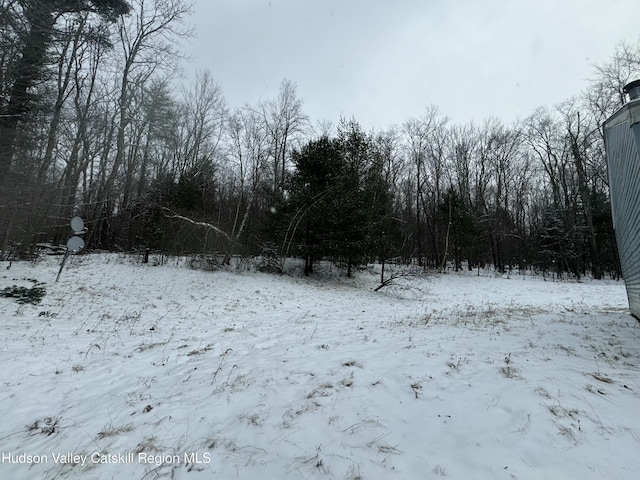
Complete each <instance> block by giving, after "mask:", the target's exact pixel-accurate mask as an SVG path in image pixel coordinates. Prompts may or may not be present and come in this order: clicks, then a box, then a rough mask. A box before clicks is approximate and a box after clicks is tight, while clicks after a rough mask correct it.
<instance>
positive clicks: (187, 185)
mask: <svg viewBox="0 0 640 480" xmlns="http://www.w3.org/2000/svg"><path fill="white" fill-rule="evenodd" d="M189 13H190V4H189V2H187V1H185V0H134V1H130V2H125V1H124V0H80V1H79V0H48V1H45V0H22V1H18V0H3V2H2V7H0V255H1V256H2V258H3V259H13V258H29V257H31V256H33V255H36V254H38V252H40V251H42V250H45V249H51V248H52V247H53V246H55V245H64V244H65V243H66V241H67V238H68V237H69V235H70V233H71V231H70V228H69V220H70V219H71V218H72V217H73V216H81V217H82V218H83V219H84V222H85V226H86V232H85V233H84V235H83V236H84V240H85V242H86V249H87V250H88V251H99V250H107V251H126V252H135V251H138V252H161V253H163V254H166V255H193V256H198V258H200V259H202V260H203V261H206V262H210V263H211V265H223V264H225V263H229V262H230V260H231V258H233V257H240V258H254V257H255V258H261V259H262V263H261V264H260V265H262V267H264V268H265V269H269V270H273V271H278V270H280V269H281V267H282V263H283V261H284V259H285V258H288V257H298V258H301V259H304V262H305V273H307V274H311V273H313V270H314V264H315V263H316V262H318V261H320V260H331V261H333V262H335V263H336V264H338V265H340V266H341V267H343V268H344V269H345V272H346V273H347V274H348V275H351V273H352V271H353V269H355V268H358V267H359V266H360V265H363V264H366V263H368V262H381V263H398V264H405V265H406V264H412V265H416V266H419V267H423V268H434V269H444V268H453V269H456V270H457V269H461V268H468V269H474V268H481V267H491V268H495V269H496V270H497V271H500V272H508V271H511V270H529V269H531V270H535V271H537V272H540V273H545V274H546V273H549V274H554V275H560V276H563V275H568V276H572V277H577V278H580V277H582V276H585V275H592V276H593V277H594V278H604V277H614V278H619V277H620V275H621V272H620V265H619V262H618V256H617V251H616V245H615V237H614V231H613V227H612V218H611V210H610V205H609V193H608V177H607V169H606V155H605V149H604V141H603V134H602V128H601V125H602V122H603V121H604V120H605V119H606V118H607V117H608V116H610V115H611V114H612V113H613V112H615V111H616V110H617V109H618V108H620V107H621V106H622V105H623V104H624V102H625V95H624V93H623V87H624V85H625V84H626V83H627V82H629V81H630V80H634V79H636V78H639V77H640V44H628V43H621V44H619V45H617V46H612V52H613V53H612V56H611V58H610V60H609V61H608V62H606V63H603V64H600V65H595V66H594V67H593V74H592V77H591V79H590V80H589V84H588V87H587V88H586V89H585V90H584V91H582V92H576V94H575V96H573V97H572V98H569V99H567V100H566V101H565V102H563V103H561V104H558V105H553V106H546V107H540V108H539V109H537V110H535V111H533V112H531V113H530V115H529V116H527V117H526V118H524V119H521V120H519V121H518V122H515V123H509V124H506V123H504V122H503V121H501V120H500V119H498V118H487V119H486V120H485V121H483V122H481V123H474V122H468V123H466V124H455V123H453V122H451V121H450V120H449V119H448V118H447V116H446V112H441V111H440V110H439V109H438V107H437V106H435V105H429V106H425V109H424V113H423V114H422V115H421V116H420V117H417V118H408V119H406V121H405V122H403V123H402V124H401V125H391V126H388V127H386V128H382V129H379V130H375V131H365V130H364V129H363V128H362V127H361V126H360V124H359V123H358V120H357V119H356V118H340V119H335V123H334V124H330V123H328V122H317V121H314V120H313V119H310V118H309V117H308V116H307V115H306V114H305V112H304V101H303V99H302V98H299V96H298V94H297V90H296V84H295V82H294V81H292V80H289V79H284V80H282V83H281V85H280V90H279V93H278V95H277V96H275V98H271V99H267V100H264V101H260V102H258V103H255V104H245V105H244V106H242V107H239V108H234V109H231V108H229V107H228V106H227V104H226V101H225V98H224V92H223V91H222V90H221V88H220V87H219V85H218V84H217V83H216V80H215V72H210V71H206V70H205V71H200V72H199V73H198V74H197V75H196V76H195V78H192V79H190V80H188V81H184V80H182V81H180V79H179V78H177V76H176V72H177V71H178V70H179V65H180V64H181V62H183V61H184V58H183V57H184V54H185V52H183V51H181V50H180V49H179V48H178V47H177V45H179V42H178V40H179V39H181V38H185V37H187V36H189V35H190V30H189V28H188V26H186V20H187V17H188V15H189ZM505 101H508V100H506V99H505Z"/></svg>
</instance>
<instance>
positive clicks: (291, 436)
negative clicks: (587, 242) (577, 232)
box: [0, 255, 640, 480]
mask: <svg viewBox="0 0 640 480" xmlns="http://www.w3.org/2000/svg"><path fill="white" fill-rule="evenodd" d="M59 261H60V258H47V259H45V260H43V261H41V262H39V263H37V264H34V263H13V265H12V266H11V268H10V269H9V270H6V266H7V265H8V264H7V263H2V262H0V269H1V270H0V290H2V289H4V288H5V287H8V286H11V285H14V284H15V285H22V286H31V285H33V283H32V282H30V281H29V280H28V279H35V280H38V281H40V282H44V283H45V284H46V285H45V288H46V291H47V294H46V296H45V297H44V298H43V299H42V302H41V303H40V304H37V305H34V304H28V303H27V304H19V303H17V302H16V299H14V298H4V297H2V298H0V322H1V328H2V336H1V337H0V362H1V363H0V365H1V367H2V368H1V371H0V380H1V384H2V388H1V390H0V417H1V422H0V455H1V459H2V463H0V478H2V479H11V480H21V479H47V480H50V479H51V480H52V479H134V480H142V479H148V480H150V479H158V478H172V479H188V480H191V479H193V480H196V479H235V478H239V479H247V480H249V479H261V480H269V479H274V480H275V479H348V480H356V479H369V480H384V479H430V478H433V479H438V478H451V479H512V478H515V479H553V480H558V479H583V480H584V479H614V480H618V479H634V478H638V472H640V324H639V323H638V322H637V321H636V320H634V319H633V318H632V317H631V316H630V315H629V313H628V309H627V300H626V296H625V290H624V284H623V283H622V282H614V281H602V282H596V281H585V282H583V283H577V282H575V281H563V282H558V281H555V282H554V281H550V280H547V281H544V280H543V279H542V278H539V277H532V276H529V275H527V276H521V275H518V274H512V275H511V276H510V278H507V277H506V276H503V277H497V276H495V275H494V274H492V273H489V272H481V275H480V276H479V277H478V276H476V272H473V274H469V273H463V274H455V273H450V274H446V275H434V276H431V277H429V278H420V279H413V280H410V281H409V280H405V283H404V285H400V286H396V287H394V288H384V289H382V290H380V291H378V292H374V291H373V289H374V288H375V287H376V286H377V282H378V277H377V276H376V275H375V274H374V273H373V272H367V271H364V272H360V273H359V274H358V276H357V278H355V279H347V278H344V277H339V276H337V274H335V272H334V274H333V275H334V276H333V277H331V278H327V276H331V272H329V273H325V278H321V279H319V278H303V277H299V276H295V275H289V276H277V275H267V274H261V273H255V272H244V273H228V272H203V271H195V270H190V269H188V268H186V267H185V266H184V265H183V264H181V263H179V262H177V261H176V260H172V261H170V262H169V264H167V265H163V266H152V265H143V264H139V263H136V258H135V257H134V258H129V257H124V256H121V255H93V256H79V257H74V258H71V259H70V261H69V263H68V266H67V267H66V268H65V270H64V272H63V273H62V277H61V279H60V282H59V283H55V282H54V280H55V277H56V274H57V270H58V266H59V263H58V262H59Z"/></svg>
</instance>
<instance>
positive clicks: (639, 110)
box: [604, 80, 640, 319]
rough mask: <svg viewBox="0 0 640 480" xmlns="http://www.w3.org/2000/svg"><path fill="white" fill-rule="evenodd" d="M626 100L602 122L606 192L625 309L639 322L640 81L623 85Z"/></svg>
mask: <svg viewBox="0 0 640 480" xmlns="http://www.w3.org/2000/svg"><path fill="white" fill-rule="evenodd" d="M625 92H627V93H628V94H629V97H630V99H631V100H630V101H629V102H628V103H627V104H626V105H625V106H624V107H622V108H621V109H620V110H618V111H617V112H616V113H614V114H613V115H612V116H611V117H610V118H609V119H608V120H607V121H606V122H604V138H605V147H606V151H607V164H608V168H609V189H610V193H611V210H612V214H613V226H614V228H615V231H616V242H617V244H618V254H619V256H620V263H621V265H622V275H623V276H624V281H625V285H626V287H627V296H628V298H629V308H630V309H631V313H632V315H633V316H634V317H636V318H638V319H640V80H636V81H635V82H632V83H630V84H628V85H627V86H625Z"/></svg>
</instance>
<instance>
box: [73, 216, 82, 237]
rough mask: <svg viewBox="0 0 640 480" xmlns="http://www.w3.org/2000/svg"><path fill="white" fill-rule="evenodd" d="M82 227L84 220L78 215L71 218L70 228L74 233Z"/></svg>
mask: <svg viewBox="0 0 640 480" xmlns="http://www.w3.org/2000/svg"><path fill="white" fill-rule="evenodd" d="M83 229H84V220H82V219H81V218H80V217H73V218H72V219H71V230H73V231H74V233H79V232H81V231H82V230H83Z"/></svg>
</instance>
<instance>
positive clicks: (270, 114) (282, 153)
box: [259, 80, 309, 192]
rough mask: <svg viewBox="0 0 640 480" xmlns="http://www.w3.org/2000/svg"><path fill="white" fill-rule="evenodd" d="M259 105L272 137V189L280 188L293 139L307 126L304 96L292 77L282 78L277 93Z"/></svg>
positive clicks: (281, 188)
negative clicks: (303, 106)
mask: <svg viewBox="0 0 640 480" xmlns="http://www.w3.org/2000/svg"><path fill="white" fill-rule="evenodd" d="M259 109H260V112H261V114H262V118H263V120H264V123H265V127H266V129H267V132H268V135H269V141H270V157H271V161H272V172H273V173H272V175H273V187H272V189H273V192H281V191H282V190H283V189H284V184H285V178H286V171H287V157H288V155H289V151H290V149H291V141H292V139H293V138H295V136H296V135H298V134H300V133H302V132H303V131H304V130H305V129H306V128H307V127H308V123H309V120H308V118H307V116H306V115H305V114H304V113H303V111H302V100H300V99H299V98H298V96H297V93H296V85H295V84H294V83H292V82H291V81H290V80H283V81H282V83H281V84H280V91H279V93H278V97H277V98H276V99H275V100H269V101H267V102H264V103H263V104H262V105H260V107H259Z"/></svg>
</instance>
